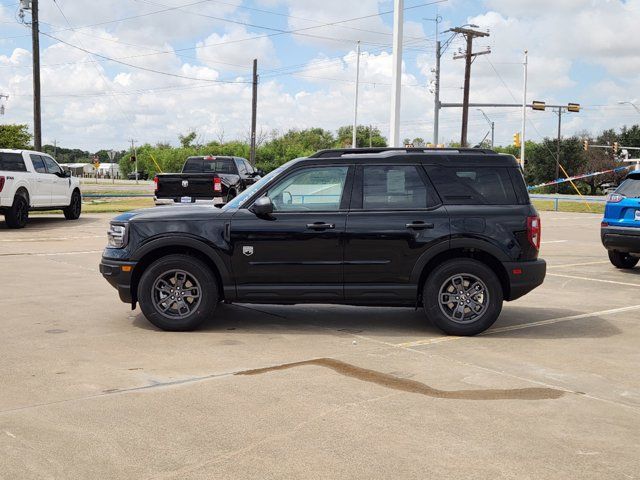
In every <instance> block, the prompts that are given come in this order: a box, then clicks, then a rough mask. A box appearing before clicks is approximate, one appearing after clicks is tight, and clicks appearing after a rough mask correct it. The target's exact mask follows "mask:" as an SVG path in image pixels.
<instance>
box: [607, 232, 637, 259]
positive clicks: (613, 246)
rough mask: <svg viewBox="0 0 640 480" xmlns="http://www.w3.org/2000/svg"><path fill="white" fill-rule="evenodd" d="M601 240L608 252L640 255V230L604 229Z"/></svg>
mask: <svg viewBox="0 0 640 480" xmlns="http://www.w3.org/2000/svg"><path fill="white" fill-rule="evenodd" d="M600 238H601V239H602V244H603V245H604V247H605V248H606V249H607V250H615V251H617V252H624V253H640V228H633V227H630V228H627V227H603V228H602V229H601V230H600Z"/></svg>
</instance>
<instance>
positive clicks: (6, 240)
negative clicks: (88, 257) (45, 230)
mask: <svg viewBox="0 0 640 480" xmlns="http://www.w3.org/2000/svg"><path fill="white" fill-rule="evenodd" d="M103 237H104V235H83V236H82V237H40V238H38V237H36V238H3V239H1V240H0V242H2V243H16V242H20V243H22V242H53V241H65V240H86V239H88V238H103Z"/></svg>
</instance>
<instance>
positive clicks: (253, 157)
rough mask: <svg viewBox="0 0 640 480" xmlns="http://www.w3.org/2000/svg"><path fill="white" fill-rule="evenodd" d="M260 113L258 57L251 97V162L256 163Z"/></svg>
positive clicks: (254, 61) (254, 66)
mask: <svg viewBox="0 0 640 480" xmlns="http://www.w3.org/2000/svg"><path fill="white" fill-rule="evenodd" d="M257 113H258V59H257V58H254V59H253V93H252V97H251V149H250V153H249V162H250V163H251V165H255V164H256V116H257Z"/></svg>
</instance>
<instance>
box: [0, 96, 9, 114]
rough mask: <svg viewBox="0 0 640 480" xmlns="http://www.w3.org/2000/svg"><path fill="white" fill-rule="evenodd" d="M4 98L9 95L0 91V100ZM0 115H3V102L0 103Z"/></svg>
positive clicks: (7, 97)
mask: <svg viewBox="0 0 640 480" xmlns="http://www.w3.org/2000/svg"><path fill="white" fill-rule="evenodd" d="M3 98H4V99H5V100H9V95H4V94H2V93H0V102H2V99H3ZM0 115H4V104H3V103H0Z"/></svg>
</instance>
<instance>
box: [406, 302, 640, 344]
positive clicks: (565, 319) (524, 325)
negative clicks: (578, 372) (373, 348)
mask: <svg viewBox="0 0 640 480" xmlns="http://www.w3.org/2000/svg"><path fill="white" fill-rule="evenodd" d="M633 310H640V305H631V306H629V307H621V308H613V309H611V310H601V311H599V312H591V313H581V314H578V315H569V316H567V317H557V318H550V319H548V320H540V321H538V322H530V323H522V324H519V325H509V326H507V327H500V328H493V329H490V330H486V331H484V332H482V333H481V334H479V336H486V335H493V334H496V333H502V332H510V331H512V330H522V329H525V328H533V327H540V326H544V325H552V324H554V323H560V322H568V321H571V320H581V319H584V318H591V317H600V316H603V315H614V314H616V313H623V312H629V311H633ZM464 338H469V337H456V336H448V337H435V338H425V339H423V340H416V341H415V342H406V343H397V344H395V346H396V347H400V348H410V347H418V346H421V345H432V344H434V343H441V342H447V341H453V340H462V339H464Z"/></svg>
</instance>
